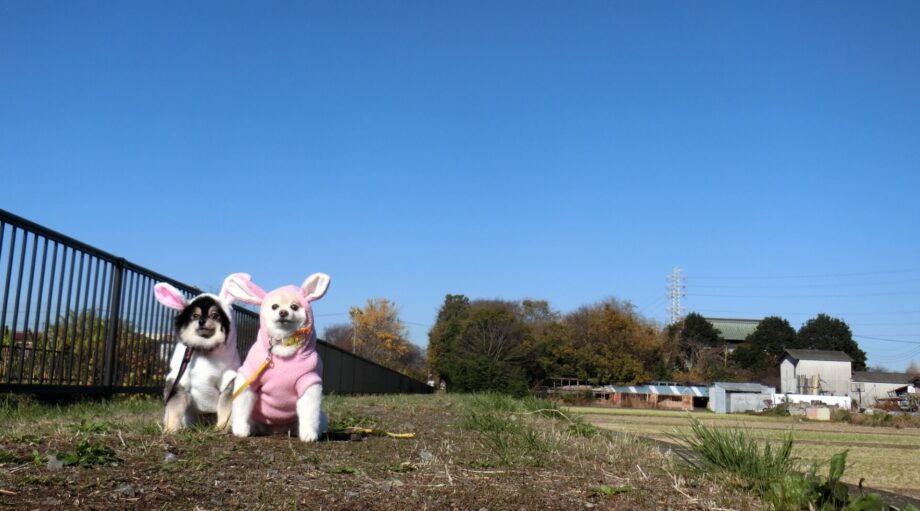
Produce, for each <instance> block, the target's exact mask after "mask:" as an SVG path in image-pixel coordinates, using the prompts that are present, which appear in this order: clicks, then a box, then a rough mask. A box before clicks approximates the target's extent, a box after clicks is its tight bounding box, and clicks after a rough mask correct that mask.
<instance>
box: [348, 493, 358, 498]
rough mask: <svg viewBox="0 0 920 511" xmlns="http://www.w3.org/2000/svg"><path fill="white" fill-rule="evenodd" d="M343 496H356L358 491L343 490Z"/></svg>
mask: <svg viewBox="0 0 920 511" xmlns="http://www.w3.org/2000/svg"><path fill="white" fill-rule="evenodd" d="M345 496H346V497H348V498H352V497H357V496H358V492H356V491H347V492H345Z"/></svg>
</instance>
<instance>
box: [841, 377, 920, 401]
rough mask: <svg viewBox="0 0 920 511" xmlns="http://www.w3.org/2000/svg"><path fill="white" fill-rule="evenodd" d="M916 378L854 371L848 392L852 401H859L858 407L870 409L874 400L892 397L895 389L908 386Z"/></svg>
mask: <svg viewBox="0 0 920 511" xmlns="http://www.w3.org/2000/svg"><path fill="white" fill-rule="evenodd" d="M916 377H917V375H915V374H909V373H882V372H873V371H854V372H853V385H852V387H851V388H850V390H851V394H852V396H853V399H856V400H858V401H859V406H860V407H866V408H870V407H873V406H875V405H876V403H875V400H876V399H885V398H891V397H894V394H893V392H894V390H895V389H899V388H902V387H904V386H905V385H907V386H910V384H911V382H912V381H913V380H914V378H916Z"/></svg>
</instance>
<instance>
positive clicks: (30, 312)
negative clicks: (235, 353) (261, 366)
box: [0, 210, 431, 394]
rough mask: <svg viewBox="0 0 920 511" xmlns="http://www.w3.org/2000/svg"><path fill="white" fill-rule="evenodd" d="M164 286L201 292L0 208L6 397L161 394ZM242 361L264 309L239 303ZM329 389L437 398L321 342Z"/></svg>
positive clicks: (169, 334)
mask: <svg viewBox="0 0 920 511" xmlns="http://www.w3.org/2000/svg"><path fill="white" fill-rule="evenodd" d="M157 282H168V283H170V284H172V285H173V286H175V287H176V288H177V289H180V290H181V291H183V292H184V293H186V294H187V295H188V296H195V295H197V294H199V293H201V291H200V290H198V289H195V288H193V287H191V286H188V285H185V284H183V283H181V282H177V281H176V280H173V279H171V278H169V277H166V276H164V275H160V274H158V273H156V272H153V271H150V270H147V269H146V268H143V267H141V266H138V265H136V264H133V263H131V262H129V261H126V260H124V259H122V258H119V257H115V256H113V255H111V254H108V253H106V252H103V251H101V250H99V249H96V248H94V247H91V246H89V245H87V244H85V243H81V242H79V241H77V240H75V239H73V238H70V237H67V236H64V235H62V234H59V233H57V232H54V231H52V230H50V229H46V228H44V227H42V226H40V225H37V224H35V223H33V222H30V221H28V220H26V219H24V218H21V217H18V216H15V215H13V214H10V213H8V212H6V211H3V210H0V333H2V345H0V391H2V392H11V391H12V392H28V393H54V394H56V393H86V394H91V393H113V392H128V393H132V392H149V393H157V392H160V391H161V389H162V388H163V384H164V379H165V376H166V373H167V371H168V364H169V356H170V354H171V353H172V350H173V348H174V347H175V343H176V340H175V335H174V332H173V327H172V319H173V317H174V314H175V313H174V311H172V310H170V309H167V308H166V307H163V306H162V305H160V304H159V303H158V302H157V301H156V300H155V299H154V297H153V286H154V285H155V284H156V283H157ZM233 314H234V320H235V322H236V327H237V343H238V346H239V349H240V354H241V356H243V357H244V356H245V353H246V351H248V349H249V347H250V346H251V345H252V343H253V342H254V341H255V339H256V333H257V332H258V330H259V316H258V313H256V312H253V311H251V310H248V309H244V308H242V307H234V311H233ZM317 350H318V351H319V354H320V357H322V359H323V363H324V366H325V367H324V373H325V374H324V375H323V388H324V390H325V391H326V392H335V393H341V394H353V393H360V394H383V393H408V392H416V393H417V392H431V388H430V387H429V386H428V385H426V384H424V383H422V382H420V381H418V380H415V379H413V378H409V377H408V376H405V375H403V374H400V373H398V372H396V371H393V370H391V369H387V368H385V367H383V366H380V365H378V364H375V363H373V362H371V361H369V360H365V359H363V358H361V357H357V356H355V355H352V354H351V353H348V352H346V351H343V350H341V349H339V348H337V347H335V346H331V345H328V344H326V343H324V342H322V341H320V342H319V343H318V344H317Z"/></svg>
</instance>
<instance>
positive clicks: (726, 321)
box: [704, 318, 760, 342]
mask: <svg viewBox="0 0 920 511" xmlns="http://www.w3.org/2000/svg"><path fill="white" fill-rule="evenodd" d="M704 319H706V321H708V322H709V323H710V324H712V326H714V327H715V328H716V329H717V330H718V331H719V332H721V333H722V338H723V339H725V340H726V341H739V342H740V341H743V340H744V339H745V338H747V336H749V335H751V334H752V333H754V330H757V325H759V324H760V320H759V319H740V318H704Z"/></svg>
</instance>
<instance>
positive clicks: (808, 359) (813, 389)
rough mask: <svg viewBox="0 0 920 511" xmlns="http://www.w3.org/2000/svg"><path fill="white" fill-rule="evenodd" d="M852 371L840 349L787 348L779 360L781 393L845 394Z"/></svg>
mask: <svg viewBox="0 0 920 511" xmlns="http://www.w3.org/2000/svg"><path fill="white" fill-rule="evenodd" d="M852 371H853V359H851V358H850V356H849V355H847V354H846V353H844V352H842V351H826V350H791V349H790V350H786V352H785V353H784V354H783V357H782V358H781V359H780V364H779V372H780V382H781V388H782V392H783V394H806V395H831V396H849V395H850V376H851V374H852Z"/></svg>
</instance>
